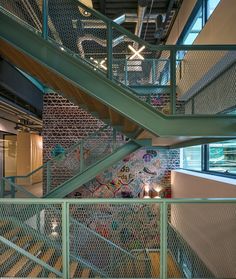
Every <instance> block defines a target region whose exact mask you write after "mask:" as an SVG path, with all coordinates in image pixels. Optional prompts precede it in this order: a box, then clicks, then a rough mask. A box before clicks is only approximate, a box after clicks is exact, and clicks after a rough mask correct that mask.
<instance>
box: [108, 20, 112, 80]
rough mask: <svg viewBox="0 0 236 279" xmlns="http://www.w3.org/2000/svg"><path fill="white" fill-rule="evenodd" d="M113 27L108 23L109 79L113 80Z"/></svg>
mask: <svg viewBox="0 0 236 279" xmlns="http://www.w3.org/2000/svg"><path fill="white" fill-rule="evenodd" d="M112 56H113V54H112V25H111V22H109V23H107V77H108V78H109V79H110V80H112V76H113V74H112V64H113V61H112V60H113V57H112Z"/></svg>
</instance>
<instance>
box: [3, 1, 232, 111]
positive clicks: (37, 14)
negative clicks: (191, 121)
mask: <svg viewBox="0 0 236 279" xmlns="http://www.w3.org/2000/svg"><path fill="white" fill-rule="evenodd" d="M28 2H29V4H27V5H26V3H25V1H23V2H22V7H21V9H20V8H16V5H14V1H9V0H1V1H0V4H1V6H2V8H4V11H5V12H6V10H7V12H8V13H9V14H10V15H11V16H13V17H14V18H15V19H17V20H18V21H19V23H22V24H25V25H27V27H29V28H31V29H32V28H33V30H34V31H35V32H37V33H38V34H41V35H42V37H43V38H44V39H45V40H48V41H50V42H51V43H53V44H55V46H56V47H58V48H60V49H61V51H62V52H68V53H70V54H71V55H73V57H74V58H75V59H76V58H77V59H78V58H79V59H82V60H83V61H84V62H86V64H88V65H89V66H90V67H91V68H93V69H94V70H96V71H98V72H100V73H101V74H103V75H105V76H107V78H109V79H110V80H114V81H115V82H118V83H120V85H121V86H124V87H125V88H126V89H127V90H129V92H132V93H133V94H135V95H138V96H139V97H140V98H142V100H143V101H145V102H147V103H149V104H150V105H152V106H153V107H155V108H156V109H157V110H159V111H161V112H162V113H164V114H169V115H175V114H183V115H186V114H187V115H189V114H194V115H195V114H197V115H206V114H218V113H225V111H230V109H231V108H233V107H234V106H235V105H236V99H235V97H234V95H235V94H234V91H232V87H234V86H232V84H235V83H236V82H235V80H236V77H235V80H234V79H233V80H232V75H229V74H228V75H225V76H223V75H224V73H225V72H227V71H230V69H231V67H232V66H233V65H234V64H235V63H236V58H235V57H236V55H235V52H236V45H191V46H190V45H187V46H186V45H178V46H175V45H174V46H170V45H150V44H148V43H147V42H145V41H143V40H142V39H140V38H139V37H137V36H135V35H134V34H132V33H130V32H129V31H127V30H126V29H124V28H123V27H122V26H120V25H118V24H116V23H115V22H114V21H112V20H111V19H109V18H107V17H106V16H104V15H102V14H101V13H99V12H97V11H96V10H94V9H90V8H88V7H86V6H85V5H83V4H82V3H81V2H79V1H77V0H70V1H66V2H65V3H64V2H57V3H56V4H55V2H53V1H50V0H36V1H31V2H30V1H28ZM13 6H14V9H13V8H12V7H13ZM22 9H23V10H24V13H23V12H22ZM65 9H66V10H67V14H66V16H65V14H64V10H65ZM32 11H33V12H34V13H32ZM221 76H223V79H224V84H226V85H227V84H229V85H228V87H227V88H222V89H221V90H220V89H219V88H220V86H219V84H223V82H222V80H221V78H222V77H221ZM233 76H234V75H233ZM206 88H208V89H209V90H207V91H206ZM217 89H218V90H217ZM222 90H227V91H229V93H228V95H227V97H226V98H225V96H224V94H222ZM218 91H219V92H218ZM231 91H232V92H231ZM212 92H214V94H215V95H214V94H213V95H212ZM216 94H217V96H216ZM140 95H141V96H140ZM146 95H148V97H147V96H146Z"/></svg>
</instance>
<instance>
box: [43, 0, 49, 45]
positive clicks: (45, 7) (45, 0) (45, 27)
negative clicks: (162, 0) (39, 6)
mask: <svg viewBox="0 0 236 279" xmlns="http://www.w3.org/2000/svg"><path fill="white" fill-rule="evenodd" d="M42 31H43V32H42V36H43V38H44V39H45V40H47V39H48V0H43V30H42Z"/></svg>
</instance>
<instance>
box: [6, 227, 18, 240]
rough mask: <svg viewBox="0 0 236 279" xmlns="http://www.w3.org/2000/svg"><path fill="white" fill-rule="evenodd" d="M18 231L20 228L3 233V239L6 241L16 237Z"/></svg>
mask: <svg viewBox="0 0 236 279" xmlns="http://www.w3.org/2000/svg"><path fill="white" fill-rule="evenodd" d="M20 230H21V229H20V228H14V229H11V230H10V231H8V232H6V233H4V234H3V237H4V238H6V239H11V238H12V237H13V236H16V235H17V234H18V232H19V231H20Z"/></svg>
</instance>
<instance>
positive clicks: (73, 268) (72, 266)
mask: <svg viewBox="0 0 236 279" xmlns="http://www.w3.org/2000/svg"><path fill="white" fill-rule="evenodd" d="M78 265H79V263H77V262H72V263H71V264H70V277H71V278H73V277H74V276H75V273H76V270H77V267H78Z"/></svg>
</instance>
